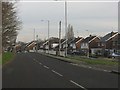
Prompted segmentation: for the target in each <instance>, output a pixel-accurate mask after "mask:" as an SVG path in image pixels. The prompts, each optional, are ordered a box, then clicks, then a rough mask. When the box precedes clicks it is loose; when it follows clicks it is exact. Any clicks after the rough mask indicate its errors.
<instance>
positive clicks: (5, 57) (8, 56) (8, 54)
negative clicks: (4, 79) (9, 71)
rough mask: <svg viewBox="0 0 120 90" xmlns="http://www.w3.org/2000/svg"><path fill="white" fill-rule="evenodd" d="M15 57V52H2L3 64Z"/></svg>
mask: <svg viewBox="0 0 120 90" xmlns="http://www.w3.org/2000/svg"><path fill="white" fill-rule="evenodd" d="M13 57H14V53H12V52H4V53H3V54H2V64H3V65H4V64H5V63H7V62H9V61H10V60H12V59H13Z"/></svg>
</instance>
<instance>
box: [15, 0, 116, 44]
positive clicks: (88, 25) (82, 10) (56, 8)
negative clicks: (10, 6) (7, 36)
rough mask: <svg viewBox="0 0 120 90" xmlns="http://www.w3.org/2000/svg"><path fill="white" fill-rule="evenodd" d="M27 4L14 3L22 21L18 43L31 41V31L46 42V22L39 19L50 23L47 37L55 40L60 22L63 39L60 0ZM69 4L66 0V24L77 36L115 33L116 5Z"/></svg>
mask: <svg viewBox="0 0 120 90" xmlns="http://www.w3.org/2000/svg"><path fill="white" fill-rule="evenodd" d="M26 1H27V0H26ZM26 1H25V0H24V1H23V2H18V4H17V5H18V14H19V17H20V19H21V20H22V30H21V31H19V33H18V38H17V41H25V42H29V41H31V40H33V37H34V35H33V32H34V29H35V33H36V35H38V36H39V38H40V39H47V38H48V36H47V35H48V34H47V33H48V29H47V21H44V22H42V21H41V20H49V21H50V37H58V23H59V21H62V37H63V36H64V34H65V30H64V2H63V1H52V0H49V1H48V0H44V2H43V1H42V0H39V2H37V1H38V0H36V1H32V0H29V2H28V1H27V2H26ZM31 1H32V2H31ZM40 1H42V2H40ZM51 1H52V2H51ZM71 1H72V0H69V1H67V11H68V24H71V25H72V26H73V29H74V34H75V36H76V37H77V36H80V37H86V36H88V34H92V35H98V36H103V35H105V34H107V33H109V32H111V31H118V29H117V28H118V3H117V2H80V1H72V2H71ZM87 1H90V0H87ZM92 1H95V0H92ZM103 1H104V0H103ZM106 1H117V0H106ZM86 30H88V32H87V31H86Z"/></svg>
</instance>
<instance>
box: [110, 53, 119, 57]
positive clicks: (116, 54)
mask: <svg viewBox="0 0 120 90" xmlns="http://www.w3.org/2000/svg"><path fill="white" fill-rule="evenodd" d="M112 57H114V58H115V57H120V53H112Z"/></svg>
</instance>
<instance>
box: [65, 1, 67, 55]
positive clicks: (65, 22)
mask: <svg viewBox="0 0 120 90" xmlns="http://www.w3.org/2000/svg"><path fill="white" fill-rule="evenodd" d="M65 33H66V43H65V57H66V56H67V2H66V0H65Z"/></svg>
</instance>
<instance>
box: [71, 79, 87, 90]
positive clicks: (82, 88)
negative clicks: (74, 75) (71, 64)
mask: <svg viewBox="0 0 120 90" xmlns="http://www.w3.org/2000/svg"><path fill="white" fill-rule="evenodd" d="M70 82H71V83H73V84H75V85H76V86H78V87H80V88H82V89H84V90H87V89H86V88H84V87H83V86H81V85H80V84H78V83H76V82H74V81H72V80H70Z"/></svg>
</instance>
